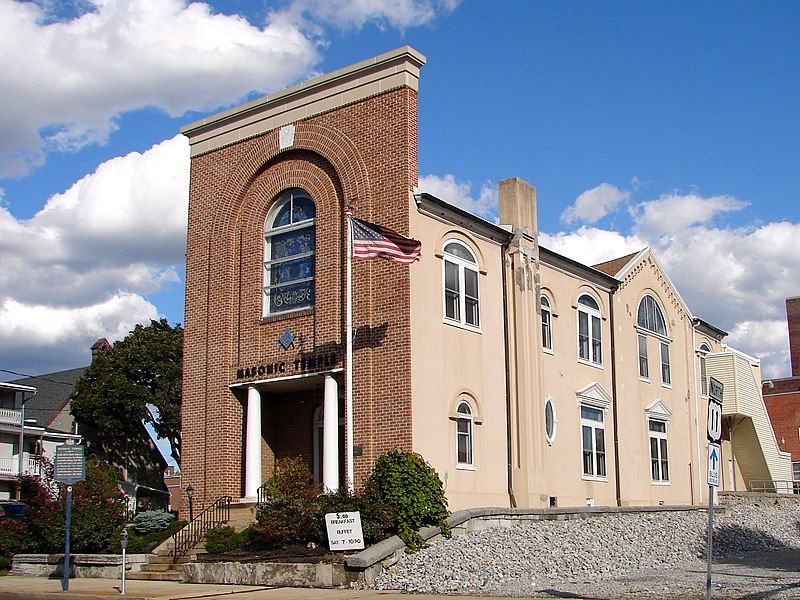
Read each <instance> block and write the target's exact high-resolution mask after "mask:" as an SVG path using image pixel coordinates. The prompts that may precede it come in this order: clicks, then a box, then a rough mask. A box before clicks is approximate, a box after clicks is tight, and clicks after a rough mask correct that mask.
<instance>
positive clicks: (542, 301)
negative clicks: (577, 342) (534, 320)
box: [539, 294, 555, 354]
mask: <svg viewBox="0 0 800 600" xmlns="http://www.w3.org/2000/svg"><path fill="white" fill-rule="evenodd" d="M545 302H546V303H547V306H545ZM539 307H540V308H539V319H540V322H541V325H542V329H544V318H543V316H542V313H545V312H546V313H547V315H548V319H547V330H548V333H549V334H550V335H549V337H550V345H549V346H547V345H545V343H544V335H542V352H546V353H547V354H555V351H554V350H553V308H552V306H550V298H548V297H547V296H545V295H544V294H542V295H541V296H540V297H539Z"/></svg>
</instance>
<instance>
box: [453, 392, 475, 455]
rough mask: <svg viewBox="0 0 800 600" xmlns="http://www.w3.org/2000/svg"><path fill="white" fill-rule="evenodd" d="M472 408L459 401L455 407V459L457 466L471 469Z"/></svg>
mask: <svg viewBox="0 0 800 600" xmlns="http://www.w3.org/2000/svg"><path fill="white" fill-rule="evenodd" d="M472 422H473V419H472V408H471V407H470V405H469V403H467V402H461V403H459V405H458V408H456V457H457V458H456V461H457V463H458V464H457V466H458V467H462V468H467V469H472V468H473V467H474V466H475V463H474V462H473V460H472Z"/></svg>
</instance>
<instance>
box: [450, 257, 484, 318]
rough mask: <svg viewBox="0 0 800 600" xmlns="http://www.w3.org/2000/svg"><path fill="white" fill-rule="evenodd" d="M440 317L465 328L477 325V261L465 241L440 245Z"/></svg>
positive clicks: (478, 312)
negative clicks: (441, 259)
mask: <svg viewBox="0 0 800 600" xmlns="http://www.w3.org/2000/svg"><path fill="white" fill-rule="evenodd" d="M443 262H444V265H443V269H444V273H443V279H444V318H445V320H447V321H454V322H456V323H458V324H460V325H466V326H468V327H474V328H477V327H480V311H479V308H478V261H477V260H476V259H475V255H474V254H473V253H472V250H470V249H469V248H468V247H467V246H466V245H465V244H463V243H461V242H457V241H450V242H447V243H446V244H445V246H444V261H443Z"/></svg>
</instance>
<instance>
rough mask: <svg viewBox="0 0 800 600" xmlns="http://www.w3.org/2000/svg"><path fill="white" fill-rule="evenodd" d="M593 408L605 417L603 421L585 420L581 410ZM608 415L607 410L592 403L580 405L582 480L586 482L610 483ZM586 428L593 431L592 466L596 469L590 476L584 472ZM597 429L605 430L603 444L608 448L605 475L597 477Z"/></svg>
mask: <svg viewBox="0 0 800 600" xmlns="http://www.w3.org/2000/svg"><path fill="white" fill-rule="evenodd" d="M584 406H585V407H586V408H593V409H595V410H599V411H600V413H601V414H602V416H603V421H602V422H599V421H593V420H591V419H585V418H583V416H581V412H580V411H581V408H582V407H584ZM606 414H607V410H606V409H605V408H601V407H599V406H596V405H594V404H593V403H591V402H581V403H580V404H579V405H578V417H579V418H580V427H581V429H580V440H581V443H580V452H581V479H583V480H585V481H608V450H607V448H608V440H607V439H606ZM584 426H586V427H590V428H591V430H592V466H593V468H594V471H595V474H594V475H589V474H587V473H584V472H583V428H584ZM597 429H602V430H603V444H604V446H605V447H606V450H605V452H604V453H605V456H606V464H605V470H606V474H605V475H597V434H596V433H595V431H596V430H597Z"/></svg>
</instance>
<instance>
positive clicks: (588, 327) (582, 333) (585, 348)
mask: <svg viewBox="0 0 800 600" xmlns="http://www.w3.org/2000/svg"><path fill="white" fill-rule="evenodd" d="M601 335H602V334H601V327H600V305H598V304H597V300H595V299H594V298H592V297H591V296H590V295H589V294H583V295H582V296H581V297H579V298H578V358H579V359H580V360H585V361H588V362H591V363H593V364H596V365H601V364H603V346H602V341H601Z"/></svg>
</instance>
